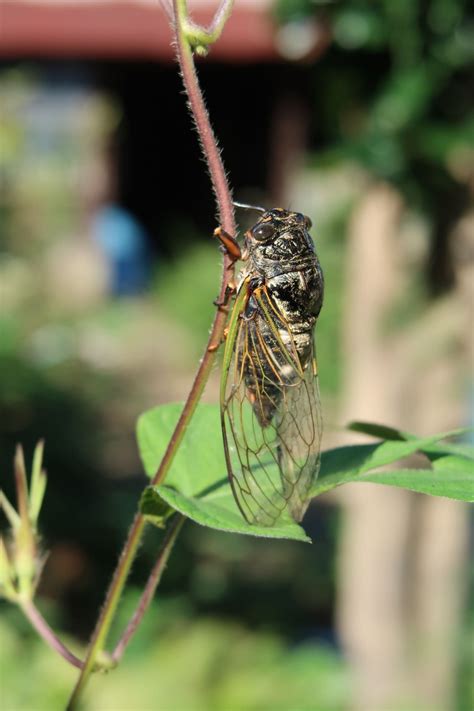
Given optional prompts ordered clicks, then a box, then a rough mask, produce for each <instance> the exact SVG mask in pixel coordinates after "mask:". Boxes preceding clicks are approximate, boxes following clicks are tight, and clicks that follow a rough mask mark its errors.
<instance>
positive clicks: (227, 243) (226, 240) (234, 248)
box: [214, 227, 242, 264]
mask: <svg viewBox="0 0 474 711" xmlns="http://www.w3.org/2000/svg"><path fill="white" fill-rule="evenodd" d="M214 237H216V239H218V240H219V242H220V243H221V245H222V247H223V248H224V250H225V251H226V252H227V254H228V256H229V258H230V259H231V261H232V264H233V263H234V262H238V261H239V259H242V252H241V249H240V247H239V245H238V243H237V241H236V239H235V237H232V235H230V234H229V233H228V232H226V231H225V230H224V229H223V228H222V227H216V229H215V230H214Z"/></svg>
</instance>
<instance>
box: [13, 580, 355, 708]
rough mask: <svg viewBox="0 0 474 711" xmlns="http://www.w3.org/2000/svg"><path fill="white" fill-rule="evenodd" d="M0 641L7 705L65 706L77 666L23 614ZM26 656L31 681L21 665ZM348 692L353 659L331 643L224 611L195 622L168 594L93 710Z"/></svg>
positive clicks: (246, 704) (130, 600)
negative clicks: (304, 639) (260, 627)
mask: <svg viewBox="0 0 474 711" xmlns="http://www.w3.org/2000/svg"><path fill="white" fill-rule="evenodd" d="M137 595H138V591H136V593H134V592H133V591H130V593H129V594H128V597H127V599H126V600H125V603H124V612H125V611H128V612H129V613H130V612H131V610H132V609H133V605H134V604H136V601H137ZM19 631H20V634H18V632H19ZM0 648H1V649H2V657H3V659H2V680H3V681H2V703H3V706H4V708H6V709H15V711H22V710H24V711H31V709H32V708H34V709H35V711H42V710H43V709H44V710H45V711H46V710H48V711H50V710H51V709H59V708H63V706H64V704H65V702H66V699H67V697H68V694H69V692H70V689H71V686H72V684H73V681H74V679H75V677H76V674H77V672H76V670H74V669H72V668H71V667H69V666H68V665H67V664H66V663H65V662H63V661H61V660H58V659H57V657H56V656H55V655H54V653H53V652H52V651H51V650H49V649H48V648H47V647H45V645H44V643H43V642H42V640H40V639H38V638H36V637H35V636H34V634H33V633H32V632H30V631H29V630H28V628H27V626H26V624H25V623H24V621H23V620H22V619H21V617H20V616H19V614H17V613H16V612H15V613H10V614H9V615H8V617H6V618H5V620H4V621H3V622H2V623H1V625H0ZM25 654H27V655H28V683H27V684H25V683H24V678H25V669H24V667H23V666H22V665H21V664H18V659H19V658H21V657H22V656H24V655H25ZM45 679H47V683H45ZM349 692H350V683H349V678H348V673H347V670H346V668H345V665H343V662H342V660H341V658H340V657H339V656H338V655H337V654H336V653H335V652H333V651H332V650H331V649H330V648H329V647H327V646H325V645H323V644H315V643H304V644H300V645H296V646H293V647H290V646H288V644H286V643H285V642H284V641H283V640H282V638H281V637H279V636H278V635H276V634H272V633H269V632H266V633H262V632H261V631H260V632H257V633H256V632H254V631H251V630H250V629H248V628H245V627H243V626H241V625H237V624H233V623H231V622H226V621H223V620H217V619H215V618H214V619H211V618H208V617H202V618H200V619H198V620H196V619H195V618H194V617H192V616H190V615H188V614H187V613H186V607H185V606H184V607H183V605H182V604H180V603H179V601H177V600H176V599H174V600H173V599H167V598H166V597H165V598H162V599H161V600H160V602H159V603H158V602H156V603H154V604H153V606H152V609H151V610H150V612H149V613H148V615H147V617H146V619H145V623H144V624H143V625H142V626H141V627H140V629H139V631H138V633H137V635H136V636H135V637H134V640H133V643H132V645H131V647H130V649H129V650H128V653H127V657H126V659H125V660H124V662H123V664H122V665H121V666H120V668H119V669H118V670H117V671H115V672H114V678H113V683H108V684H104V683H103V680H101V678H98V679H96V680H95V679H93V681H92V684H91V689H90V694H89V695H87V694H86V698H85V704H84V708H85V709H86V710H87V711H99V710H100V709H114V711H119V710H120V709H123V711H126V710H128V709H130V708H131V707H132V706H133V708H135V709H140V710H145V709H156V708H160V709H166V710H167V711H184V709H186V711H213V710H214V711H228V709H246V710H247V709H248V711H251V710H255V711H257V710H258V711H277V710H281V711H288V709H290V708H291V709H298V710H301V711H306V710H307V711H321V710H322V709H324V711H342V710H343V709H345V708H346V707H347V703H348V699H349Z"/></svg>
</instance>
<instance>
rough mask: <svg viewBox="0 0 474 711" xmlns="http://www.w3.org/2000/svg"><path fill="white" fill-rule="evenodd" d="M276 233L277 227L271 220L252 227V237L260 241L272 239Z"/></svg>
mask: <svg viewBox="0 0 474 711" xmlns="http://www.w3.org/2000/svg"><path fill="white" fill-rule="evenodd" d="M274 234H275V227H274V226H273V225H272V224H271V222H261V223H260V224H259V225H256V226H255V227H254V228H253V229H252V237H253V238H254V239H256V240H258V241H259V242H264V241H265V240H266V239H270V237H273V235H274Z"/></svg>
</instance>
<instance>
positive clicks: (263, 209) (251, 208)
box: [232, 200, 267, 212]
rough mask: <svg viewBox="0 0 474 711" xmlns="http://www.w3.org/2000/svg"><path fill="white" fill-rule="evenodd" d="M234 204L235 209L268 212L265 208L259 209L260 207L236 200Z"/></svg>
mask: <svg viewBox="0 0 474 711" xmlns="http://www.w3.org/2000/svg"><path fill="white" fill-rule="evenodd" d="M232 204H233V205H235V207H241V208H243V209H244V210H258V211H259V212H267V210H266V209H265V208H264V207H259V206H258V205H246V204H245V203H244V202H235V200H234V201H233V203H232Z"/></svg>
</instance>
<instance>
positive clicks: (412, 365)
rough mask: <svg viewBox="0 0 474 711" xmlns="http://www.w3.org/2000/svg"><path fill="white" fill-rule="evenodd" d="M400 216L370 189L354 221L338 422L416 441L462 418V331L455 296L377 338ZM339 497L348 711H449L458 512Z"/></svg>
mask: <svg viewBox="0 0 474 711" xmlns="http://www.w3.org/2000/svg"><path fill="white" fill-rule="evenodd" d="M401 214H402V204H401V200H400V198H399V196H398V194H397V193H396V192H395V191H393V190H392V189H391V188H389V187H387V186H385V185H382V184H376V185H374V186H373V187H372V188H371V189H369V190H368V192H367V193H366V195H365V196H364V198H363V199H362V201H361V203H360V204H359V206H358V208H357V209H356V211H355V213H354V216H353V219H352V222H351V225H350V230H349V244H348V255H347V260H348V267H347V304H346V317H345V323H344V324H343V326H344V348H345V362H346V374H345V375H346V382H345V389H344V397H345V402H344V403H343V407H342V421H343V422H347V421H349V420H351V419H360V420H368V421H374V422H381V423H384V424H389V425H394V426H403V427H404V428H405V429H408V430H409V429H413V430H415V431H416V432H417V433H420V434H421V433H423V431H424V432H434V431H439V430H443V429H446V428H449V427H452V426H457V425H459V423H460V422H461V421H462V412H461V411H460V409H459V406H457V407H456V405H455V404H454V403H456V402H459V397H458V398H457V399H456V398H453V382H454V381H455V379H456V377H457V376H458V374H459V364H460V360H461V358H460V354H459V353H456V354H455V358H452V357H451V354H449V353H448V356H446V349H445V348H443V347H440V346H443V344H444V345H446V342H449V343H452V341H453V339H454V344H455V348H456V347H457V345H458V344H456V336H455V334H457V336H458V340H459V334H460V333H462V325H461V323H460V319H459V317H458V318H456V313H457V312H459V309H458V308H457V307H458V305H459V304H458V303H457V301H458V300H457V298H456V297H454V301H450V300H447V302H446V303H445V304H443V305H442V310H443V313H442V314H440V313H438V308H437V307H436V308H433V309H432V310H431V311H430V312H428V315H427V316H425V317H424V318H423V320H422V321H421V322H420V320H417V321H416V325H415V327H414V328H413V330H405V331H404V332H400V331H399V332H398V333H396V334H395V335H388V334H387V335H383V334H384V324H385V319H386V317H387V312H388V310H389V309H390V307H392V306H393V303H394V301H395V299H396V298H398V297H399V296H400V294H401V292H402V290H403V289H404V288H406V270H407V255H406V254H405V251H406V247H407V245H406V244H405V243H404V241H403V240H402V239H400V234H399V232H400V218H401ZM408 251H409V250H408ZM453 315H454V319H453V320H451V321H450V317H451V316H453ZM433 326H435V328H434V329H433ZM436 326H437V328H436ZM464 332H465V331H464ZM353 439H354V436H353V435H351V440H352V441H353ZM341 498H342V501H343V506H344V507H345V519H344V527H343V532H342V537H341V546H340V558H339V585H338V590H339V599H338V612H337V614H338V624H339V630H340V635H341V638H342V641H343V644H344V645H345V648H346V650H347V653H348V656H349V659H350V662H351V664H352V667H353V671H354V675H355V680H354V681H355V690H354V697H353V709H354V711H387V710H388V709H399V708H401V705H402V704H403V703H408V704H409V707H410V708H426V709H429V711H435V709H440V711H441V709H442V711H448V709H450V708H452V698H453V679H454V664H455V650H454V647H453V644H454V634H455V632H456V630H458V629H459V618H460V614H461V610H462V595H463V575H462V573H463V563H464V561H465V556H466V542H467V520H466V511H465V508H464V507H463V506H462V505H460V504H457V503H456V502H451V501H446V500H437V499H430V498H428V497H420V496H415V495H412V494H410V493H409V492H405V491H402V490H398V489H395V488H389V487H381V486H376V485H370V484H367V485H361V484H355V485H352V486H350V487H349V486H348V487H344V489H343V490H341ZM410 704H411V706H410Z"/></svg>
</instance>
